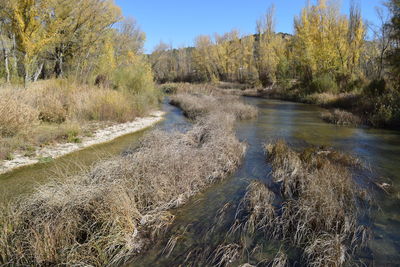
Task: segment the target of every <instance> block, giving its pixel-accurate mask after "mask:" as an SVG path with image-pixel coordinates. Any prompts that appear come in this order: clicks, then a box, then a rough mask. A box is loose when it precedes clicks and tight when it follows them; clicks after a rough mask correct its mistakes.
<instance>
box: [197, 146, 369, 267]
mask: <svg viewBox="0 0 400 267" xmlns="http://www.w3.org/2000/svg"><path fill="white" fill-rule="evenodd" d="M265 150H266V152H267V157H268V161H269V162H270V163H271V165H272V168H273V171H272V177H273V182H274V184H273V185H272V187H271V188H274V191H272V189H270V188H269V187H268V186H267V185H265V184H264V183H263V182H261V181H252V182H251V183H250V184H249V186H248V187H247V189H246V193H245V195H244V196H243V198H242V200H241V201H240V203H239V205H238V207H237V209H236V214H235V217H234V220H233V222H228V224H230V225H231V226H230V230H229V231H228V233H227V234H226V236H225V240H224V241H223V242H222V243H221V244H220V245H219V246H215V248H214V252H213V253H211V254H212V255H218V257H217V259H218V261H214V264H215V263H217V264H219V265H220V266H227V265H229V264H232V262H234V263H237V262H240V261H243V260H245V261H249V259H250V260H251V262H252V263H253V264H254V262H256V263H257V266H259V265H261V266H264V265H266V266H291V264H293V263H294V262H296V261H297V262H298V263H300V264H301V265H302V266H303V265H304V266H335V267H336V266H344V265H346V264H353V263H354V262H353V261H352V257H351V256H352V255H353V253H354V252H355V251H357V249H358V248H360V247H362V246H364V245H365V244H366V241H367V239H368V234H367V232H368V231H367V229H366V227H365V226H362V225H360V223H359V218H360V217H361V216H362V211H361V207H360V204H361V203H362V202H365V201H368V200H366V199H365V197H366V194H365V192H364V191H363V190H361V189H360V188H358V186H357V185H356V184H355V182H354V181H353V177H352V174H351V172H352V170H353V168H361V167H362V165H361V163H360V161H359V160H357V159H356V158H354V157H352V156H350V155H347V154H344V153H340V152H337V151H334V150H332V149H328V148H323V147H321V148H316V147H311V148H307V149H304V150H303V151H301V152H296V151H294V150H292V149H291V148H290V147H289V146H288V145H287V144H286V143H285V142H283V141H277V142H274V143H271V144H268V145H266V146H265ZM223 209H225V206H224V208H223ZM224 213H225V212H221V214H222V216H223V214H224ZM226 219H227V218H225V220H226ZM216 220H217V223H219V224H221V227H225V226H224V225H223V224H222V222H223V221H224V219H223V218H217V219H216ZM213 227H215V226H213ZM271 239H272V240H276V242H278V243H279V244H280V246H282V245H283V247H281V248H280V249H279V251H277V254H276V256H275V257H271V255H268V256H267V257H264V258H259V256H258V255H257V253H258V251H260V252H261V251H264V252H265V242H267V243H271ZM226 244H228V245H226ZM232 244H235V245H236V246H235V247H233V246H232ZM284 247H285V248H288V249H293V248H295V249H296V251H298V252H300V253H301V254H302V255H301V258H296V259H293V258H292V259H289V256H288V255H287V254H286V253H285V251H284V249H283V248H284ZM233 248H234V249H233ZM199 256H200V257H202V255H199Z"/></svg>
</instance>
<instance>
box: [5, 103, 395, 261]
mask: <svg viewBox="0 0 400 267" xmlns="http://www.w3.org/2000/svg"><path fill="white" fill-rule="evenodd" d="M245 101H246V102H248V103H249V104H252V105H255V106H257V107H258V109H259V116H258V117H257V118H256V119H252V120H247V121H241V122H238V123H237V136H238V138H239V139H240V140H241V141H244V142H246V143H247V144H248V149H247V152H246V155H245V157H244V159H243V163H242V165H241V166H240V167H239V169H238V170H237V171H236V173H235V174H233V175H232V176H231V177H229V178H228V179H226V180H225V181H223V182H221V183H219V184H217V185H214V186H212V187H211V188H209V189H208V190H206V191H205V192H203V193H202V194H200V195H199V196H197V197H195V198H193V199H192V200H191V201H190V202H189V203H188V204H186V205H185V206H183V207H182V208H179V209H177V210H174V211H173V213H174V214H175V215H176V221H175V223H174V225H173V226H172V228H171V229H170V230H169V231H168V233H167V234H166V237H165V239H161V240H159V242H157V243H155V244H152V248H151V249H150V250H149V251H148V252H146V253H144V254H143V255H142V257H139V258H137V259H135V260H134V261H133V262H131V263H129V265H130V266H177V265H179V264H182V266H186V265H185V264H184V259H185V257H186V256H187V254H188V252H189V251H191V250H193V248H197V250H202V249H207V247H209V246H211V245H212V244H216V243H218V242H220V241H221V240H222V239H223V238H224V236H225V232H224V230H223V228H222V230H221V229H220V230H219V231H217V232H211V231H210V229H212V228H213V225H214V223H215V218H216V216H217V213H218V211H219V210H221V208H222V207H227V210H229V209H230V210H231V211H232V210H234V209H235V207H236V206H237V204H238V202H239V201H240V199H241V197H242V196H243V194H244V193H245V189H246V186H247V185H248V183H249V182H250V181H251V180H254V179H257V180H261V181H263V182H265V183H267V184H269V183H270V182H271V177H270V176H269V173H270V171H271V168H270V166H269V165H268V164H267V162H266V160H265V153H264V151H263V144H264V143H266V142H268V140H272V139H276V138H283V139H285V140H286V141H287V142H288V143H290V144H291V145H293V146H295V147H301V146H304V145H306V144H313V145H326V146H332V147H335V148H336V149H339V150H342V151H346V152H349V153H351V154H353V155H355V156H357V157H359V158H361V159H362V160H363V161H364V163H365V165H366V166H369V168H370V169H371V171H372V173H373V176H374V177H384V179H385V181H390V183H391V185H392V188H391V190H390V194H386V193H384V192H381V191H378V190H375V191H373V192H372V193H371V194H372V196H373V198H374V203H376V204H375V206H376V207H375V208H373V210H372V223H371V229H372V232H373V237H372V240H371V241H370V243H369V250H368V253H366V255H363V257H364V258H363V260H364V261H365V262H366V263H367V264H368V265H373V266H399V265H400V132H398V131H389V130H381V129H363V128H352V127H338V126H335V125H331V124H327V123H325V122H323V121H322V120H321V119H320V118H319V114H320V112H321V111H322V109H321V108H318V107H316V106H312V105H305V104H298V103H291V102H283V101H277V100H267V99H260V98H245ZM163 109H164V110H165V111H167V112H168V114H167V115H166V117H165V120H164V121H163V122H161V123H159V124H158V125H157V126H156V127H159V128H162V129H164V130H171V129H178V130H179V129H184V128H185V127H187V126H188V125H190V124H189V122H188V121H186V119H185V118H184V117H183V115H182V113H181V112H180V111H179V110H178V109H177V108H174V107H172V106H170V105H168V104H164V105H163ZM146 131H147V130H145V131H142V132H139V133H135V134H132V135H127V136H124V137H122V138H119V139H116V140H115V141H113V142H111V143H107V144H103V145H99V146H96V147H94V148H89V149H86V150H83V151H80V152H77V153H74V154H71V155H68V156H67V157H63V158H60V159H57V160H55V161H54V162H50V163H46V164H39V165H35V166H31V167H26V168H21V169H19V170H17V171H15V172H12V173H9V174H6V175H2V176H0V196H1V198H3V199H6V200H9V199H11V198H13V197H15V196H21V194H22V193H29V192H30V191H32V189H33V188H34V187H35V186H36V185H37V183H44V182H46V181H48V180H49V179H50V178H52V177H55V176H56V175H53V174H54V173H55V172H60V171H61V172H72V171H76V170H77V169H78V170H79V169H84V168H87V167H88V166H90V165H91V164H92V163H93V162H95V161H97V160H99V159H101V158H105V157H108V156H110V155H115V154H119V153H122V152H123V151H124V150H125V149H127V148H128V147H129V146H134V145H135V144H136V143H137V141H138V140H139V139H140V137H141V136H142V135H143V134H144V133H145V132H146ZM76 162H79V164H76ZM77 166H81V167H80V168H77ZM368 179H369V178H368ZM365 183H369V180H367V179H365ZM372 188H373V187H372ZM1 198H0V200H1ZM3 201H4V200H3ZM0 203H1V202H0ZM171 237H172V239H174V237H179V238H176V240H177V242H176V246H175V249H174V250H172V251H171V252H170V251H167V250H165V249H164V247H165V246H166V244H167V243H168V240H169V239H170V238H171ZM265 242H266V243H271V251H265V254H264V255H263V257H271V255H272V256H273V255H274V253H276V244H275V243H274V242H273V241H268V240H267V241H265ZM267 248H268V245H267ZM267 250H268V249H267ZM168 252H170V253H168ZM261 254H262V253H261ZM250 261H251V259H250Z"/></svg>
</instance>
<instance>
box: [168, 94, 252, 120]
mask: <svg viewBox="0 0 400 267" xmlns="http://www.w3.org/2000/svg"><path fill="white" fill-rule="evenodd" d="M170 103H171V104H173V105H175V106H178V107H180V108H181V109H182V110H183V111H184V113H185V115H186V116H187V117H188V118H190V119H195V118H197V117H199V116H204V115H205V114H209V113H210V114H212V113H216V112H220V111H222V112H225V113H228V114H232V115H234V116H235V117H236V118H237V119H239V120H244V119H251V118H254V117H256V116H257V114H258V111H257V108H255V107H254V106H251V105H247V104H245V103H243V102H242V101H240V97H238V96H228V95H225V96H219V95H206V94H202V95H198V94H197V95H196V94H190V93H184V94H177V95H174V96H171V100H170Z"/></svg>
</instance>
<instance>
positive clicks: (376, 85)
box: [364, 79, 387, 97]
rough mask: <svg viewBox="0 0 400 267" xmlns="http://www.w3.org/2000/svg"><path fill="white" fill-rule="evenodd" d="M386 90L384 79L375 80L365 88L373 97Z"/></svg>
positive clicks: (368, 94) (366, 92) (366, 93)
mask: <svg viewBox="0 0 400 267" xmlns="http://www.w3.org/2000/svg"><path fill="white" fill-rule="evenodd" d="M386 91H387V90H386V81H385V80H384V79H380V80H373V81H371V82H370V84H369V85H368V86H367V87H365V88H364V94H365V95H367V96H372V97H376V96H381V95H383V94H385V92H386Z"/></svg>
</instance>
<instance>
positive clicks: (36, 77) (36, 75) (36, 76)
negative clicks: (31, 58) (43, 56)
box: [33, 63, 44, 82]
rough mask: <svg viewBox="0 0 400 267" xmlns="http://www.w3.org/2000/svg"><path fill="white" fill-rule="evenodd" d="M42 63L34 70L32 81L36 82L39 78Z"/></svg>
mask: <svg viewBox="0 0 400 267" xmlns="http://www.w3.org/2000/svg"><path fill="white" fill-rule="evenodd" d="M43 65H44V63H42V64H40V65H39V67H38V69H37V70H36V73H35V75H34V76H33V81H34V82H36V81H37V79H38V78H39V76H40V74H41V73H42V70H43Z"/></svg>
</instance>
